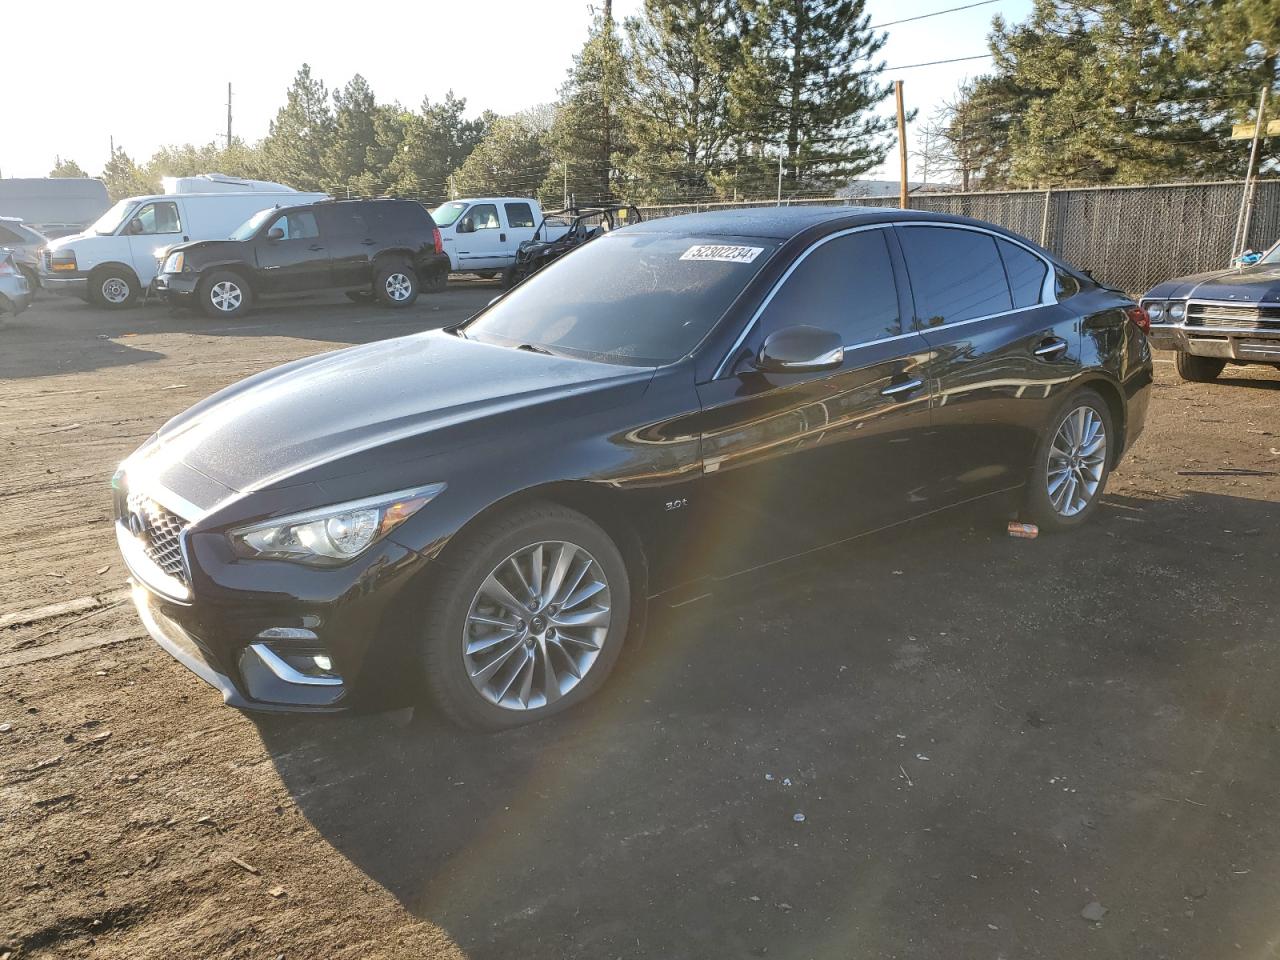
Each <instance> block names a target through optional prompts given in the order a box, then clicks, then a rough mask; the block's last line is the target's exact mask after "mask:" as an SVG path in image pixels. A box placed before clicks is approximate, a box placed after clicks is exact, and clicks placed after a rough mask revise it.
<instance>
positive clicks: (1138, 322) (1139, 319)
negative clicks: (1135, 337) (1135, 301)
mask: <svg viewBox="0 0 1280 960" xmlns="http://www.w3.org/2000/svg"><path fill="white" fill-rule="evenodd" d="M1124 312H1125V313H1126V314H1127V315H1128V317H1129V319H1130V320H1132V321H1133V323H1134V325H1135V326H1136V327H1137V328H1138V329H1139V330H1141V331H1142V332H1143V333H1150V332H1151V317H1149V316H1148V315H1147V311H1146V310H1144V309H1143V308H1142V307H1140V306H1132V307H1126V308H1125V311H1124Z"/></svg>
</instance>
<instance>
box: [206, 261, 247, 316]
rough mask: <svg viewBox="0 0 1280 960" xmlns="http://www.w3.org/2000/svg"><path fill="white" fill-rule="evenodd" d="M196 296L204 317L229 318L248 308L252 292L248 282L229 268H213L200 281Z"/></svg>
mask: <svg viewBox="0 0 1280 960" xmlns="http://www.w3.org/2000/svg"><path fill="white" fill-rule="evenodd" d="M196 298H197V299H198V300H199V301H200V309H201V310H203V311H204V315H205V316H206V317H212V318H213V319H215V320H229V319H231V318H233V317H238V316H240V315H241V314H242V313H244V312H245V311H246V310H248V309H249V301H250V300H251V299H252V292H251V291H250V289H249V284H248V282H247V281H246V280H245V279H244V277H242V276H240V274H238V273H232V272H231V271H230V270H215V271H214V272H213V273H211V274H209V276H207V277H205V279H203V280H201V281H200V286H198V287H197V288H196Z"/></svg>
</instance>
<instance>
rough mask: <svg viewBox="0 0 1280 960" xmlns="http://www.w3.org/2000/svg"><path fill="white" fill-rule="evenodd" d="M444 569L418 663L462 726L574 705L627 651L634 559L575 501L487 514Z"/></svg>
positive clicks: (515, 720)
mask: <svg viewBox="0 0 1280 960" xmlns="http://www.w3.org/2000/svg"><path fill="white" fill-rule="evenodd" d="M459 541H460V542H459ZM436 574H437V579H436V580H435V582H434V583H433V584H432V589H431V594H430V600H429V601H428V605H427V615H426V617H425V619H424V624H423V636H422V640H421V648H420V652H421V662H422V665H423V669H424V672H425V677H426V685H427V690H428V692H429V694H430V695H431V698H432V700H433V701H434V703H435V704H436V705H437V706H438V707H440V709H441V710H442V711H443V712H444V713H445V714H446V715H447V716H448V717H450V718H451V719H453V720H454V721H456V722H457V723H459V724H461V725H463V726H468V727H476V728H480V729H487V730H498V729H502V728H506V727H515V726H520V725H522V724H526V723H532V722H533V721H535V720H540V719H542V718H543V717H548V716H551V715H553V714H557V713H560V712H562V711H564V710H567V709H569V708H571V707H572V706H574V705H575V704H577V703H580V702H581V701H583V700H585V699H586V698H587V697H589V696H591V695H592V694H593V693H595V692H596V691H597V690H598V689H599V688H600V687H601V685H602V684H603V683H604V682H605V679H606V678H607V677H608V675H609V673H610V671H611V670H612V669H613V667H614V664H615V663H616V662H617V660H618V656H619V654H620V653H621V652H622V646H623V643H624V641H625V640H626V633H627V625H628V622H629V620H630V611H631V590H630V579H629V577H628V575H627V566H626V563H625V561H624V560H623V558H622V554H621V552H620V551H619V550H618V548H617V546H616V545H615V544H614V542H613V540H612V539H611V538H610V537H609V535H608V534H607V533H605V531H604V530H602V529H601V528H600V527H599V526H598V525H597V524H595V523H594V522H592V521H591V520H590V519H588V518H587V517H585V516H583V515H582V514H580V513H578V512H577V511H574V510H570V509H568V508H566V507H562V506H559V505H556V504H537V505H533V506H528V507H524V508H521V509H517V510H513V511H511V512H508V513H505V514H503V515H501V516H498V517H496V518H494V519H492V520H490V521H488V522H485V521H481V524H480V526H478V527H477V528H476V529H475V530H472V531H464V532H463V533H462V534H461V535H459V537H458V538H456V539H455V541H454V543H453V544H451V545H450V552H449V553H447V554H446V555H445V556H443V557H441V559H440V560H439V561H438V562H437V564H436Z"/></svg>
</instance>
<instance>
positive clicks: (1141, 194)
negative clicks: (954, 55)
mask: <svg viewBox="0 0 1280 960" xmlns="http://www.w3.org/2000/svg"><path fill="white" fill-rule="evenodd" d="M1243 196H1244V182H1243V181H1228V182H1220V183H1174V184H1161V185H1157V186H1142V187H1081V188H1072V189H1062V190H1008V191H996V192H983V193H914V194H912V195H911V208H912V209H913V210H932V211H935V212H937V213H949V214H954V215H958V216H964V217H973V218H975V219H978V220H986V221H988V222H990V223H995V224H999V225H1000V226H1002V227H1004V228H1006V229H1008V230H1012V231H1013V232H1014V233H1017V234H1021V235H1022V236H1024V237H1027V238H1029V239H1031V240H1035V241H1037V242H1039V243H1040V244H1041V245H1042V246H1044V247H1045V248H1046V249H1048V250H1051V251H1053V253H1055V254H1057V255H1058V256H1060V257H1062V259H1063V260H1065V261H1067V262H1068V263H1070V264H1073V265H1074V266H1077V267H1080V268H1082V269H1084V270H1088V271H1089V272H1090V273H1091V274H1092V275H1093V276H1094V277H1096V278H1097V279H1098V280H1099V281H1100V282H1101V283H1105V284H1107V285H1109V286H1113V287H1118V288H1120V289H1121V290H1124V291H1126V292H1128V293H1130V294H1131V295H1134V296H1137V295H1140V294H1142V293H1144V292H1145V291H1147V290H1149V289H1150V288H1151V287H1153V286H1155V285H1156V284H1157V283H1159V282H1161V281H1162V280H1168V279H1169V278H1171V277H1181V276H1185V275H1187V274H1192V273H1201V272H1204V271H1207V270H1217V269H1221V268H1223V267H1225V266H1227V264H1228V262H1229V261H1230V260H1231V254H1232V249H1231V244H1232V241H1233V239H1234V238H1235V234H1236V227H1237V220H1238V217H1239V214H1240V203H1241V200H1242V198H1243ZM775 203H776V202H775V201H773V200H756V201H741V202H725V203H697V204H682V205H678V206H664V207H641V208H640V212H641V213H642V214H643V215H644V217H645V219H654V218H658V217H671V216H677V215H679V214H683V213H698V212H702V211H705V210H724V209H732V208H735V207H765V206H774V205H775ZM833 204H834V205H838V206H855V205H856V206H870V207H893V208H896V207H897V206H898V198H897V197H849V198H833V197H828V198H823V199H814V200H809V199H805V200H783V201H782V205H784V206H823V205H833ZM1278 238H1280V180H1261V181H1258V183H1257V185H1256V188H1255V193H1254V209H1253V218H1252V221H1251V224H1250V229H1249V238H1248V243H1247V244H1246V245H1247V246H1248V247H1251V248H1253V249H1254V250H1264V249H1266V248H1267V247H1269V246H1270V245H1271V244H1272V243H1274V242H1275V241H1276V240H1277V239H1278Z"/></svg>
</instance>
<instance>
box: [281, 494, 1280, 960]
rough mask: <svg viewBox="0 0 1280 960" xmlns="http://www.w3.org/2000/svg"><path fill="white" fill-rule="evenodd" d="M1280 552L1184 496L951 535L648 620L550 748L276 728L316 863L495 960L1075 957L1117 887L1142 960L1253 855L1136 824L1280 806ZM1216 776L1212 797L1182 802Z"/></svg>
mask: <svg viewBox="0 0 1280 960" xmlns="http://www.w3.org/2000/svg"><path fill="white" fill-rule="evenodd" d="M1223 529H1230V530H1232V531H1234V534H1233V536H1232V537H1229V538H1227V537H1223V536H1222V533H1221V531H1222V530H1223ZM1275 529H1280V506H1278V505H1277V504H1276V503H1272V502H1266V501H1260V500H1248V499H1244V498H1240V497H1226V496H1218V495H1209V494H1199V493H1190V494H1187V495H1186V496H1182V497H1176V498H1167V499H1160V500H1150V499H1136V498H1127V497H1123V496H1109V497H1108V498H1107V500H1106V502H1105V504H1104V507H1103V509H1101V510H1100V511H1099V514H1098V516H1097V517H1096V518H1095V520H1094V522H1093V523H1091V524H1090V525H1088V526H1087V527H1085V528H1083V529H1081V530H1079V531H1076V532H1075V533H1072V534H1069V535H1060V536H1041V537H1039V538H1038V539H1035V540H1024V539H1012V538H1010V537H1009V536H1008V535H1007V534H1006V532H1005V530H1004V518H1002V517H993V516H990V515H983V514H969V515H965V516H960V515H953V516H950V517H942V518H933V519H930V520H927V521H923V522H921V523H919V524H916V525H913V526H909V527H907V528H903V529H900V530H898V531H895V532H892V533H889V534H881V535H877V536H874V537H869V538H866V539H864V540H861V541H856V542H854V543H852V544H848V545H845V546H842V547H839V548H834V549H831V550H827V551H823V552H821V553H819V554H816V555H813V556H811V557H809V558H806V559H804V560H800V561H791V562H787V563H783V564H779V565H775V566H774V567H771V568H767V569H766V570H764V571H761V572H757V573H753V574H752V575H750V576H747V577H742V578H735V579H733V580H729V581H724V582H720V583H717V584H715V585H713V586H712V587H711V588H710V591H709V595H706V596H703V597H702V598H701V599H698V600H696V601H695V602H690V603H687V604H685V605H683V606H680V607H679V608H678V609H670V608H668V607H666V606H665V605H663V604H660V603H655V604H654V612H653V619H652V622H651V625H650V629H649V631H648V634H647V637H646V639H645V642H644V643H643V645H641V646H640V647H639V648H638V649H636V650H631V651H629V652H628V654H627V655H626V656H624V658H623V660H622V662H621V664H620V666H619V670H618V671H617V673H615V675H614V677H613V678H611V680H610V683H609V684H608V685H606V687H605V688H604V689H603V690H602V692H601V693H600V694H598V695H597V696H596V697H595V698H594V700H592V701H591V702H588V703H586V704H584V705H582V706H580V707H579V708H578V709H577V710H576V711H574V712H572V713H570V714H568V715H566V716H563V717H560V718H556V719H553V720H550V721H546V722H543V723H540V724H536V725H534V726H531V727H526V728H522V729H517V730H513V731H510V732H506V733H501V734H490V735H482V734H475V733H466V732H460V731H459V730H457V729H455V728H453V727H450V726H448V725H447V724H445V723H444V722H443V721H440V720H438V719H436V718H434V717H432V716H415V717H413V718H412V719H411V720H408V719H406V715H405V714H404V713H401V714H397V715H372V716H359V717H348V718H332V719H328V720H322V719H315V718H266V719H261V720H259V729H260V732H261V736H262V740H263V742H264V744H265V746H266V749H267V750H268V751H269V753H270V755H271V757H272V759H273V762H274V764H275V766H276V769H277V770H278V772H279V775H280V777H281V779H282V781H283V783H284V784H285V786H286V787H287V789H288V790H289V792H290V793H291V795H292V796H293V798H294V799H295V801H296V803H297V805H298V808H299V809H300V811H301V812H302V813H303V814H304V815H305V817H306V818H307V819H308V820H309V822H310V823H311V825H312V826H313V827H314V828H315V830H316V831H317V832H318V833H319V834H320V836H322V837H323V838H324V839H325V841H327V842H328V843H330V844H331V845H332V846H333V847H334V848H335V849H336V850H338V851H339V852H340V853H341V854H342V855H343V856H344V857H346V858H347V859H349V860H350V861H351V862H352V863H354V864H355V865H356V866H357V867H359V868H360V869H361V870H362V871H363V872H364V873H365V874H366V875H367V876H368V877H370V878H371V879H372V880H374V881H376V882H377V883H378V884H380V885H382V886H383V887H384V888H385V889H387V890H388V891H390V892H391V893H392V894H393V895H394V896H395V897H396V898H397V899H398V900H399V901H400V902H401V903H402V904H403V905H404V906H405V907H406V908H407V909H408V910H409V911H410V912H412V913H413V914H414V915H416V916H417V917H420V918H424V919H430V920H431V921H432V922H433V923H436V924H438V925H439V926H441V927H443V928H444V929H445V930H447V931H448V932H449V934H450V935H451V936H452V937H453V938H454V940H455V941H456V942H457V943H458V944H459V945H460V946H461V947H462V948H463V949H464V950H466V951H467V953H468V955H469V956H471V957H473V958H477V960H478V958H488V957H495V958H498V957H503V958H505V957H510V956H514V955H520V956H525V957H568V956H575V957H577V956H581V957H592V958H596V957H614V956H623V955H625V956H627V957H662V958H679V957H690V958H692V957H707V956H763V955H769V956H776V955H782V956H788V957H790V956H796V957H803V956H818V955H823V956H825V955H835V953H840V954H841V955H848V953H849V952H850V951H852V952H853V953H856V954H858V955H866V956H871V955H887V954H888V953H892V952H894V951H895V950H896V949H898V948H899V947H900V946H901V945H902V944H903V943H908V942H914V943H917V944H932V947H931V948H930V949H929V950H926V951H925V952H924V953H921V954H920V955H921V956H930V957H932V956H938V957H946V956H955V955H959V954H960V953H964V952H965V951H966V950H967V949H968V948H969V947H974V940H973V939H972V938H974V937H977V935H978V932H981V933H983V934H985V933H986V931H985V930H983V928H984V927H988V926H989V928H990V929H992V930H994V929H998V928H1002V929H1004V930H1012V931H1015V932H1016V931H1021V930H1023V929H1026V930H1028V931H1031V930H1033V929H1035V930H1039V931H1040V933H1039V936H1041V937H1043V938H1044V939H1042V940H1040V941H1037V940H1036V939H1035V935H1034V934H1029V935H1028V937H1027V938H1026V939H1021V940H1019V939H1014V940H1012V941H1011V942H1012V943H1014V944H1018V945H1020V946H1021V947H1022V949H1021V950H1017V949H1015V950H1014V952H1021V953H1025V954H1027V955H1030V954H1035V953H1038V952H1046V951H1047V952H1048V953H1049V954H1055V953H1059V950H1061V954H1060V955H1072V954H1074V955H1081V954H1083V953H1084V952H1087V951H1088V950H1089V949H1091V948H1092V941H1091V940H1090V939H1089V933H1090V931H1089V929H1087V928H1088V927H1090V926H1091V925H1090V924H1085V923H1081V922H1080V921H1079V916H1078V915H1079V911H1080V908H1081V906H1082V905H1083V901H1084V900H1087V899H1089V897H1087V896H1085V893H1084V891H1083V890H1082V888H1081V887H1080V886H1079V885H1078V884H1079V883H1080V882H1081V881H1080V880H1077V879H1075V878H1097V877H1100V876H1103V875H1106V876H1107V877H1108V878H1109V880H1110V881H1111V882H1112V885H1113V886H1114V887H1115V888H1117V889H1123V890H1125V891H1126V899H1127V905H1126V906H1127V916H1128V917H1129V918H1130V919H1129V921H1128V922H1129V923H1130V924H1131V926H1132V938H1131V939H1130V940H1126V939H1125V937H1126V931H1129V930H1130V927H1128V926H1125V923H1126V921H1125V919H1124V918H1123V917H1120V918H1108V922H1109V926H1110V930H1109V937H1110V939H1109V940H1108V943H1109V944H1111V945H1113V946H1116V949H1117V950H1118V951H1119V952H1123V950H1122V949H1121V947H1120V946H1119V945H1120V944H1124V943H1129V944H1131V945H1133V946H1140V945H1141V944H1142V942H1143V941H1142V939H1141V938H1142V937H1143V936H1146V935H1147V933H1146V930H1147V928H1145V927H1141V926H1135V925H1134V924H1136V923H1137V921H1136V920H1133V918H1134V917H1137V916H1139V915H1141V916H1143V917H1145V918H1147V919H1151V918H1152V917H1160V916H1163V915H1164V914H1165V913H1167V912H1169V911H1172V910H1175V909H1176V911H1177V912H1179V913H1180V912H1181V910H1182V909H1183V907H1182V898H1183V894H1182V892H1180V888H1179V887H1178V883H1179V882H1180V881H1179V880H1178V877H1179V876H1180V872H1179V871H1180V870H1181V868H1182V864H1183V862H1184V860H1185V861H1187V862H1189V861H1190V860H1192V859H1195V858H1201V860H1203V858H1205V857H1207V856H1210V855H1211V854H1209V853H1207V852H1206V851H1219V850H1220V851H1221V853H1220V858H1221V859H1222V860H1223V861H1224V863H1225V862H1226V861H1229V860H1230V858H1231V857H1233V856H1243V854H1240V853H1239V851H1238V847H1239V844H1240V840H1239V837H1238V836H1237V830H1238V827H1240V826H1242V825H1239V824H1233V823H1232V821H1230V820H1223V819H1222V818H1220V817H1219V818H1213V817H1208V818H1200V819H1198V820H1195V821H1194V822H1187V823H1182V824H1181V826H1180V828H1179V830H1178V831H1177V832H1175V833H1173V834H1168V833H1167V832H1166V831H1165V828H1164V826H1163V824H1164V821H1163V820H1160V819H1159V818H1157V817H1153V815H1152V814H1153V809H1152V807H1155V808H1160V807H1161V806H1162V804H1161V803H1160V802H1158V801H1157V800H1154V799H1153V800H1151V801H1150V803H1149V804H1148V803H1147V802H1145V801H1142V799H1141V798H1143V797H1145V796H1147V795H1149V794H1152V793H1164V794H1168V795H1176V796H1183V795H1184V793H1181V792H1178V793H1175V791H1187V793H1186V795H1191V794H1190V791H1193V790H1194V791H1196V792H1197V794H1198V795H1199V796H1200V800H1198V801H1197V802H1212V803H1215V804H1222V805H1225V804H1226V803H1227V802H1228V801H1227V800H1226V799H1225V798H1224V797H1225V792H1230V793H1231V796H1232V797H1235V798H1237V799H1241V798H1245V797H1255V796H1256V797H1257V798H1259V799H1260V800H1261V801H1262V802H1263V807H1262V808H1266V803H1265V797H1266V796H1268V795H1269V794H1268V791H1269V790H1270V789H1271V788H1272V787H1273V786H1274V784H1275V783H1276V782H1280V755H1277V754H1276V753H1275V751H1274V749H1273V745H1272V743H1271V741H1270V739H1269V737H1270V736H1271V734H1270V733H1269V732H1268V731H1269V730H1270V728H1269V727H1265V726H1264V725H1260V724H1257V723H1256V721H1255V719H1253V715H1251V714H1250V713H1249V711H1250V710H1251V709H1252V710H1254V711H1255V713H1257V715H1259V716H1261V715H1263V714H1265V715H1267V716H1272V715H1273V710H1272V704H1273V700H1272V699H1271V698H1272V695H1273V691H1274V688H1275V684H1276V682H1277V681H1280V665H1277V663H1276V661H1275V658H1274V656H1272V655H1271V653H1269V652H1268V651H1266V650H1263V649H1262V648H1263V647H1265V646H1266V644H1265V643H1264V641H1265V635H1266V632H1267V630H1268V629H1269V625H1270V624H1272V623H1273V620H1272V613H1273V611H1272V610H1271V609H1270V608H1269V600H1268V599H1267V598H1268V597H1270V596H1272V595H1273V591H1272V590H1271V584H1272V581H1271V579H1270V578H1271V576H1272V572H1273V569H1274V563H1275V560H1276V547H1275V544H1274V538H1271V537H1268V536H1267V535H1266V532H1267V531H1274V530H1275ZM1224 619H1225V621H1226V622H1228V623H1230V624H1231V625H1232V626H1231V628H1230V631H1231V633H1230V636H1224V635H1223V627H1222V624H1223V622H1224ZM1224 691H1226V693H1225V694H1224ZM1224 695H1226V696H1229V698H1230V702H1231V706H1232V710H1233V713H1232V714H1231V715H1230V716H1228V715H1227V714H1225V713H1224V712H1223V709H1222V703H1221V700H1220V698H1221V697H1222V696H1224ZM1237 714H1240V715H1242V716H1241V717H1240V719H1235V717H1236V716H1237ZM1180 717H1182V718H1186V722H1185V723H1176V722H1174V721H1175V720H1176V719H1177V718H1180ZM1220 764H1225V765H1227V766H1230V768H1231V770H1232V771H1233V773H1232V777H1233V778H1234V779H1232V781H1231V784H1230V785H1229V786H1227V785H1218V784H1217V781H1216V780H1215V785H1214V787H1213V789H1215V790H1221V791H1224V796H1214V797H1210V796H1208V794H1206V793H1205V791H1206V790H1208V789H1209V784H1208V783H1206V782H1204V781H1198V782H1196V783H1195V784H1190V783H1185V782H1183V781H1185V780H1186V779H1187V775H1186V774H1184V773H1182V772H1180V771H1183V770H1189V769H1191V768H1195V767H1201V768H1205V769H1206V770H1208V769H1209V768H1211V767H1216V766H1217V765H1220ZM1197 772H1202V771H1197ZM1066 775H1069V776H1070V778H1071V779H1070V781H1069V784H1070V785H1069V786H1067V785H1065V784H1066V783H1067V780H1066ZM1060 776H1061V777H1063V783H1064V785H1063V786H1058V785H1056V784H1057V783H1058V781H1057V779H1056V778H1057V777H1060ZM1171 781H1173V782H1171ZM1049 784H1054V785H1053V786H1048V785H1049ZM1077 784H1078V785H1079V786H1080V787H1081V793H1082V794H1083V795H1077V794H1076V786H1077ZM1224 784H1225V780H1224ZM1135 797H1137V798H1138V799H1135ZM1241 802H1243V800H1241ZM1224 808H1225V806H1224ZM1262 808H1260V809H1262ZM1189 809H1192V808H1189ZM1154 812H1163V811H1161V810H1156V811H1154ZM1192 812H1194V810H1193V809H1192ZM1081 824H1085V826H1082V825H1081ZM1091 831H1101V832H1100V833H1091ZM1257 836H1258V835H1257V834H1256V833H1253V834H1246V837H1254V838H1255V841H1256V837H1257ZM1268 836H1269V837H1270V835H1268ZM1255 841H1250V842H1255ZM1274 846H1276V847H1280V841H1278V842H1276V843H1275V844H1274ZM1277 853H1280V849H1272V848H1271V847H1270V846H1266V845H1265V843H1264V845H1263V847H1262V848H1261V849H1258V850H1255V851H1254V854H1253V861H1258V860H1259V858H1272V859H1274V858H1275V855H1276V854H1277ZM1212 856H1215V857H1217V856H1219V854H1217V853H1214V854H1212ZM1253 861H1250V862H1253ZM1215 868H1216V867H1215ZM1206 869H1209V868H1206ZM1223 871H1224V872H1227V870H1226V867H1225V866H1224V867H1223ZM1031 889H1034V890H1035V895H1034V896H1033V895H1032V894H1031V893H1028V891H1029V890H1031ZM1028 898H1030V900H1029V899H1028ZM1031 901H1034V903H1031ZM1029 903H1031V905H1028V904H1029ZM1197 909H1203V907H1200V906H1198V908H1197ZM1028 911H1034V912H1037V914H1038V915H1039V914H1044V915H1047V916H1050V917H1051V918H1052V917H1058V916H1061V917H1063V918H1065V919H1064V920H1062V921H1060V922H1059V923H1058V924H1049V925H1047V926H1046V925H1039V926H1036V925H1034V924H1031V923H1030V919H1029V917H1030V913H1029V912H1028ZM975 918H977V919H980V920H981V923H978V924H976V931H975V930H974V927H975V924H974V922H973V921H974V919H975ZM1072 918H1074V919H1072ZM1113 921H1114V922H1113ZM1029 924H1030V926H1028V925H1029ZM1066 924H1074V925H1073V926H1070V927H1068V926H1066ZM1077 926H1078V927H1079V928H1080V929H1079V930H1076V929H1075V927H1077ZM1157 926H1158V924H1157ZM1211 926H1212V924H1210V927H1211ZM1016 935H1017V934H1016V933H1015V936H1016ZM855 945H856V946H857V949H856V950H854V949H853V947H854V946H855ZM974 949H976V947H974ZM1131 952H1132V951H1131ZM1210 952H1211V951H1210Z"/></svg>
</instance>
